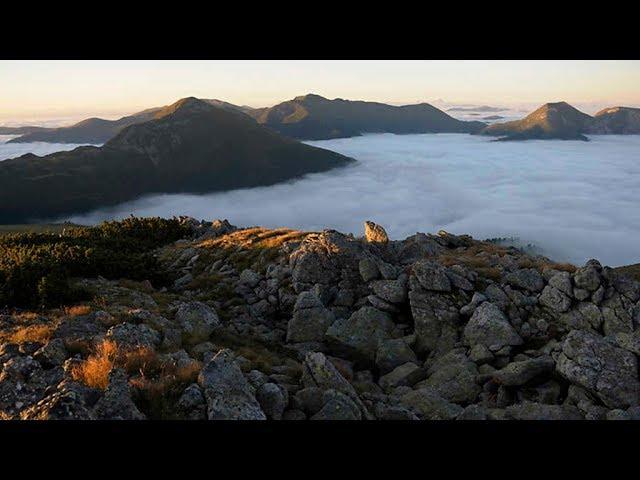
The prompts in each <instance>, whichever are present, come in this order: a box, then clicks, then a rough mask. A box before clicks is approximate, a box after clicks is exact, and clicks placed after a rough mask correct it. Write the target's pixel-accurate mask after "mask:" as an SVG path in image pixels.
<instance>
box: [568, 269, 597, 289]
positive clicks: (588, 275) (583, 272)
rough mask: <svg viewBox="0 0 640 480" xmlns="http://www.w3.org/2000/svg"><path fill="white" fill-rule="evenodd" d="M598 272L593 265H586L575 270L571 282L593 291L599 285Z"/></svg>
mask: <svg viewBox="0 0 640 480" xmlns="http://www.w3.org/2000/svg"><path fill="white" fill-rule="evenodd" d="M600 281H601V278H600V273H599V271H598V269H597V268H596V267H594V266H593V265H586V266H584V267H582V268H579V269H578V270H576V272H575V273H574V274H573V282H574V283H575V284H576V287H578V288H582V289H584V290H588V291H590V292H595V291H596V290H597V289H598V287H599V286H600Z"/></svg>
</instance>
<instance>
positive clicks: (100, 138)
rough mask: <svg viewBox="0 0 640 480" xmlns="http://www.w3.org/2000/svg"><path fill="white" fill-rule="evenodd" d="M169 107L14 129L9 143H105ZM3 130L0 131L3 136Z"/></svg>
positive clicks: (220, 104) (228, 105) (233, 107)
mask: <svg viewBox="0 0 640 480" xmlns="http://www.w3.org/2000/svg"><path fill="white" fill-rule="evenodd" d="M202 101H203V102H207V103H209V104H211V105H214V106H216V107H219V108H223V109H225V110H237V111H244V110H247V109H249V107H239V106H237V105H233V104H231V103H228V102H223V101H222V100H216V99H203V100H202ZM164 108H166V107H156V108H149V109H147V110H143V111H142V112H138V113H134V114H133V115H128V116H126V117H122V118H120V119H118V120H104V119H102V118H88V119H87V120H83V121H81V122H79V123H76V124H74V125H71V126H69V127H60V128H42V127H40V128H38V127H21V128H24V129H26V130H25V131H23V132H19V131H17V130H18V129H13V130H14V131H13V132H8V133H7V134H8V135H20V134H22V136H21V137H18V138H14V139H12V140H10V141H9V142H7V143H30V142H48V143H90V144H101V143H105V142H107V141H108V140H110V139H111V138H113V137H114V136H115V135H116V134H117V133H118V132H120V131H121V130H122V129H124V128H126V127H128V126H130V125H135V124H137V123H142V122H147V121H149V120H152V119H154V118H156V115H158V114H159V112H162V110H163V109H164ZM1 133H2V130H1V129H0V134H1Z"/></svg>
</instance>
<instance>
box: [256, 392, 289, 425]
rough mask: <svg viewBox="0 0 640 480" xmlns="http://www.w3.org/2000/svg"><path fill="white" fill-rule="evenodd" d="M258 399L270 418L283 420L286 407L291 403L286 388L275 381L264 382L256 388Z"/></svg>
mask: <svg viewBox="0 0 640 480" xmlns="http://www.w3.org/2000/svg"><path fill="white" fill-rule="evenodd" d="M256 399H257V400H258V403H260V407H262V411H263V412H264V413H265V414H266V416H267V418H268V419H270V420H282V414H283V413H284V409H285V408H287V405H288V404H289V394H288V392H287V390H286V389H285V388H283V387H282V386H280V385H276V384H275V383H264V384H262V385H261V386H260V387H259V388H258V389H257V390H256Z"/></svg>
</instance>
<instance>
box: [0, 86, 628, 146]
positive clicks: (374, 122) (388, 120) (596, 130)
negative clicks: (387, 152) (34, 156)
mask: <svg viewBox="0 0 640 480" xmlns="http://www.w3.org/2000/svg"><path fill="white" fill-rule="evenodd" d="M201 101H202V102H204V103H208V104H210V105H213V106H216V107H218V108H220V109H223V110H226V111H229V112H236V113H239V114H243V115H246V116H247V117H248V118H252V119H254V120H255V121H257V122H258V123H259V124H261V125H264V126H266V127H268V128H270V129H271V130H274V131H276V132H278V133H280V134H282V135H285V136H287V137H291V138H294V139H298V140H326V139H331V138H345V137H354V136H359V135H362V134H365V133H396V134H411V133H472V134H476V133H480V134H483V135H491V136H496V137H499V138H498V140H528V139H564V140H573V139H578V140H587V137H585V134H594V135H596V134H640V109H638V108H630V107H612V108H607V109H604V110H602V111H601V112H598V113H597V114H596V115H595V116H594V117H592V116H590V115H587V114H586V113H583V112H581V111H579V110H577V109H576V108H574V107H572V106H571V105H569V104H568V103H566V102H556V103H547V104H545V105H543V106H541V107H540V108H538V109H537V110H536V111H534V112H533V113H531V114H529V115H528V116H526V117H525V118H523V119H521V120H514V121H510V122H505V123H493V124H491V125H487V124H486V123H484V122H480V121H462V120H458V119H456V118H453V117H451V116H450V115H448V114H447V113H445V112H443V111H442V110H439V109H438V108H436V107H434V106H432V105H430V104H428V103H420V104H415V105H404V106H393V105H387V104H384V103H377V102H365V101H352V100H343V99H340V98H337V99H334V100H329V99H327V98H324V97H321V96H320V95H314V94H308V95H303V96H299V97H296V98H294V99H293V100H289V101H286V102H282V103H279V104H278V105H275V106H273V107H265V108H251V107H247V106H238V105H234V104H231V103H228V102H224V101H222V100H216V99H201ZM165 108H167V107H157V108H150V109H148V110H144V111H142V112H138V113H135V114H133V115H129V116H126V117H122V118H120V119H118V120H104V119H100V118H90V119H87V120H83V121H82V122H79V123H76V124H75V125H71V126H69V127H60V128H44V127H35V126H28V127H0V134H9V135H21V136H20V137H18V138H14V139H12V140H10V142H9V143H27V142H50V143H84V144H101V143H105V142H107V141H108V140H110V139H111V138H113V137H115V136H116V135H117V134H118V133H119V132H121V131H122V130H123V129H125V128H127V127H129V126H131V125H136V124H140V123H144V122H147V121H150V120H153V119H155V118H156V116H157V115H158V114H159V113H160V112H162V111H163V110H164V109H165ZM501 110H504V109H502V108H499V107H491V106H488V105H482V106H479V107H452V108H450V109H449V111H458V112H498V111H501ZM477 114H478V115H480V113H477ZM500 118H501V117H500V116H499V115H490V116H486V117H483V120H487V121H492V120H499V119H500Z"/></svg>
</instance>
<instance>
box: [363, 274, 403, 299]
mask: <svg viewBox="0 0 640 480" xmlns="http://www.w3.org/2000/svg"><path fill="white" fill-rule="evenodd" d="M405 278H406V276H405ZM371 287H372V288H373V291H374V292H375V294H376V295H377V296H378V297H380V298H381V299H382V300H384V301H385V302H389V303H404V302H406V301H407V283H406V281H402V280H377V281H375V282H372V283H371Z"/></svg>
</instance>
